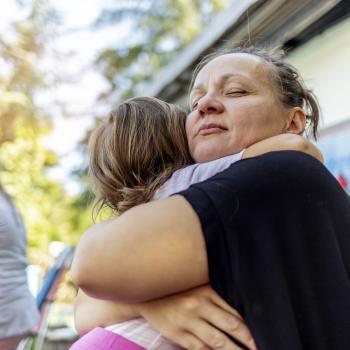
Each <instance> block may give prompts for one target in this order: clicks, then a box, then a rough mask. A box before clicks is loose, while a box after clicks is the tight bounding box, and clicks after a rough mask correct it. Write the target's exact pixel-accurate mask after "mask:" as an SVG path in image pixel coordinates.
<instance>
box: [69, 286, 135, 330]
mask: <svg viewBox="0 0 350 350" xmlns="http://www.w3.org/2000/svg"><path fill="white" fill-rule="evenodd" d="M137 317H140V314H139V312H138V311H137V309H136V307H135V305H132V304H122V303H117V302H115V301H110V300H102V299H95V298H92V297H90V296H88V295H86V294H85V293H84V292H83V291H82V290H81V289H80V290H79V291H78V294H77V296H76V299H75V302H74V323H75V328H76V330H77V331H78V333H79V334H81V335H82V334H85V333H87V332H89V331H91V330H92V329H94V328H95V327H107V326H110V325H112V324H116V323H120V322H124V321H128V320H131V319H133V318H137Z"/></svg>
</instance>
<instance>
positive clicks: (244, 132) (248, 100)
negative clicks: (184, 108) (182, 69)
mask: <svg viewBox="0 0 350 350" xmlns="http://www.w3.org/2000/svg"><path fill="white" fill-rule="evenodd" d="M190 105H191V110H192V111H191V113H190V114H189V116H188V118H187V126H186V127H187V136H188V142H189V148H190V151H191V154H192V157H193V158H194V159H195V160H196V161H199V162H202V161H208V160H210V159H214V158H218V157H222V156H225V155H228V154H232V153H236V152H238V151H240V150H241V149H242V148H245V147H248V146H249V145H251V144H252V143H255V142H257V141H260V140H261V139H264V138H267V137H270V136H274V135H276V134H279V133H285V132H293V133H302V132H303V131H304V129H305V125H306V124H307V122H308V123H309V129H311V132H312V134H313V135H314V136H316V132H317V126H318V121H319V114H320V113H319V108H318V104H317V101H316V98H315V97H314V96H313V94H312V92H311V91H310V90H308V89H307V88H306V87H305V86H304V83H303V81H302V79H301V77H300V75H299V74H298V72H297V70H296V69H295V68H294V67H293V66H291V65H290V64H288V63H286V62H284V61H283V59H282V55H281V53H280V52H272V51H269V50H265V49H261V48H257V47H237V48H234V49H229V50H224V51H219V52H215V53H213V54H211V55H208V56H206V57H205V58H204V59H203V60H202V61H201V62H200V63H199V64H198V66H197V67H196V69H195V71H194V74H193V78H192V82H191V87H190ZM208 126H210V127H211V129H210V128H208V129H209V130H206V128H207V127H208ZM214 127H215V128H214ZM203 129H204V131H202V130H203ZM216 131H217V133H216Z"/></svg>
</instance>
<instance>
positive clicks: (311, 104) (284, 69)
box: [190, 46, 320, 139]
mask: <svg viewBox="0 0 350 350" xmlns="http://www.w3.org/2000/svg"><path fill="white" fill-rule="evenodd" d="M231 53H245V54H249V55H254V56H257V57H259V58H260V59H261V60H262V61H263V62H265V63H266V64H267V65H268V66H269V67H270V68H271V69H269V73H270V80H271V83H272V84H273V88H274V90H275V92H276V96H277V97H278V99H279V101H280V102H281V103H282V104H283V105H284V106H285V107H287V108H292V107H300V108H303V109H304V110H305V113H306V118H307V123H308V125H307V130H306V134H307V135H309V134H312V136H313V137H314V138H315V139H316V138H317V129H318V124H319V120H320V107H319V105H318V102H317V98H316V96H315V95H314V94H313V92H312V91H311V90H310V89H308V88H307V87H306V86H305V84H304V82H303V79H302V78H301V76H300V74H299V72H298V71H297V69H296V68H295V67H293V66H292V65H291V64H289V63H287V62H285V61H284V60H283V57H284V52H283V51H282V50H277V49H274V50H273V49H267V48H262V47H256V46H237V47H234V48H230V49H224V50H217V51H215V52H213V53H211V54H209V55H207V56H205V57H204V58H203V59H202V60H201V61H200V62H199V63H198V65H197V66H196V68H195V70H194V72H193V75H192V80H191V84H190V91H191V90H192V88H193V84H194V82H195V80H196V77H197V75H198V73H199V72H200V70H201V69H202V68H203V67H204V66H205V65H206V64H208V63H209V62H210V61H212V60H213V59H214V58H216V57H219V56H222V55H226V54H231Z"/></svg>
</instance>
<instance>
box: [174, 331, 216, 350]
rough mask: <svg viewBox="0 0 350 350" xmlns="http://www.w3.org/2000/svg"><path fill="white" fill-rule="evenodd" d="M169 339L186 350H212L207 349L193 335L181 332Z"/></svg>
mask: <svg viewBox="0 0 350 350" xmlns="http://www.w3.org/2000/svg"><path fill="white" fill-rule="evenodd" d="M169 338H171V340H172V341H173V342H175V343H176V344H178V345H180V346H181V347H182V348H184V349H188V350H212V349H211V348H209V347H208V346H207V345H206V344H205V343H204V342H203V341H201V340H200V339H198V338H197V337H196V336H195V335H193V334H191V333H189V332H186V331H181V332H178V333H176V335H175V334H173V335H171V336H170V337H169Z"/></svg>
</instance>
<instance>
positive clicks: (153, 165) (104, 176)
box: [89, 97, 192, 213]
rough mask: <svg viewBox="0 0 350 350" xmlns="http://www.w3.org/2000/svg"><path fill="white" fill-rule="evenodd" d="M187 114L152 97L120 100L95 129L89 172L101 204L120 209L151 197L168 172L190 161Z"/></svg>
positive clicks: (165, 178) (169, 173)
mask: <svg viewBox="0 0 350 350" xmlns="http://www.w3.org/2000/svg"><path fill="white" fill-rule="evenodd" d="M185 121H186V113H185V112H183V111H182V110H180V109H179V108H178V107H176V106H174V105H171V104H168V103H165V102H163V101H160V100H158V99H156V98H152V97H135V98H132V99H130V100H127V101H125V102H123V103H121V104H119V105H118V106H117V107H116V108H115V109H114V110H113V111H112V112H111V114H110V115H109V117H108V118H106V119H105V120H103V121H102V123H101V124H100V125H99V126H98V127H97V128H96V129H95V130H94V131H93V133H92V135H91V137H90V142H89V150H90V169H89V172H90V176H91V179H92V182H93V185H94V187H95V192H96V195H97V201H98V203H99V209H101V208H102V207H104V206H107V207H110V208H111V209H113V210H115V211H118V212H119V213H122V212H124V211H125V210H127V209H129V208H131V207H133V206H135V205H138V204H141V203H145V202H147V201H149V200H150V199H151V198H152V195H153V193H154V191H155V190H156V189H157V188H158V187H159V186H160V185H161V184H163V183H164V182H165V181H166V180H167V179H168V178H169V177H170V176H171V174H172V173H173V172H174V171H175V170H177V169H179V168H181V167H183V166H185V165H188V164H190V163H191V162H192V161H191V157H190V154H189V151H188V146H187V139H186V132H185Z"/></svg>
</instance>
